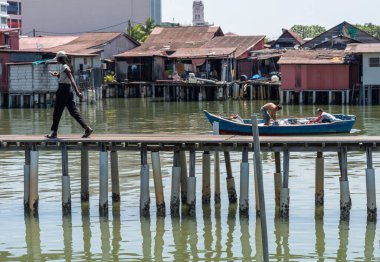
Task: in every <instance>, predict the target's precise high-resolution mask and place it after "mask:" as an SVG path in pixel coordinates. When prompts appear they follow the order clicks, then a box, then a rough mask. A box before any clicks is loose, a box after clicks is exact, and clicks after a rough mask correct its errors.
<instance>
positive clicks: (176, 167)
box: [170, 151, 181, 217]
mask: <svg viewBox="0 0 380 262" xmlns="http://www.w3.org/2000/svg"><path fill="white" fill-rule="evenodd" d="M179 158H180V152H179V151H175V152H174V156H173V167H172V192H171V198H170V214H171V215H172V216H174V217H178V216H179V206H180V187H181V167H180V159H179Z"/></svg>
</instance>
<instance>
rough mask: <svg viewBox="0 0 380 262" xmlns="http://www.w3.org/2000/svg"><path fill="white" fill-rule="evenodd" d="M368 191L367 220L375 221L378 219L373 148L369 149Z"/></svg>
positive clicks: (366, 172) (366, 171)
mask: <svg viewBox="0 0 380 262" xmlns="http://www.w3.org/2000/svg"><path fill="white" fill-rule="evenodd" d="M366 153H367V168H366V170H365V174H366V176H365V177H366V189H367V219H368V220H369V221H375V220H376V217H377V207H376V183H375V170H374V169H373V165H372V147H367V151H366Z"/></svg>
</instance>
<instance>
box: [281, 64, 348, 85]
mask: <svg viewBox="0 0 380 262" xmlns="http://www.w3.org/2000/svg"><path fill="white" fill-rule="evenodd" d="M280 69H281V85H282V89H283V90H292V91H294V90H295V91H307V90H348V89H349V88H350V65H342V64H339V65H281V67H280Z"/></svg>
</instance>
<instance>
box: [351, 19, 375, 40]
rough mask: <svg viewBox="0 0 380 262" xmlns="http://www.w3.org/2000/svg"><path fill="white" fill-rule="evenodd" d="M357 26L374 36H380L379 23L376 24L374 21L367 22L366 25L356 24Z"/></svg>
mask: <svg viewBox="0 0 380 262" xmlns="http://www.w3.org/2000/svg"><path fill="white" fill-rule="evenodd" d="M355 26H356V27H357V28H359V29H361V30H363V31H365V32H367V33H368V34H370V35H372V36H374V37H377V38H380V26H378V25H374V24H372V23H365V24H364V25H359V24H356V25H355Z"/></svg>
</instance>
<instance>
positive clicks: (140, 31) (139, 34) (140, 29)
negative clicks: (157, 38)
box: [127, 18, 156, 43]
mask: <svg viewBox="0 0 380 262" xmlns="http://www.w3.org/2000/svg"><path fill="white" fill-rule="evenodd" d="M155 27H156V25H155V24H154V20H153V19H152V18H148V19H147V20H146V21H145V24H141V25H135V26H132V25H131V22H130V21H128V27H127V34H128V35H129V36H130V37H132V38H133V39H135V40H136V41H138V42H140V43H142V42H144V41H145V40H146V39H147V38H148V36H149V35H150V33H151V32H152V30H153V29H154V28H155Z"/></svg>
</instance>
